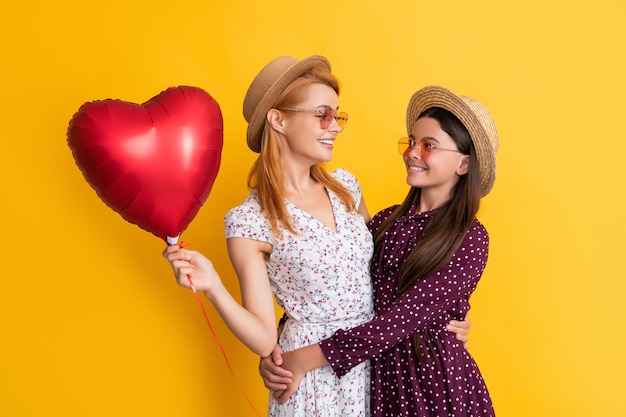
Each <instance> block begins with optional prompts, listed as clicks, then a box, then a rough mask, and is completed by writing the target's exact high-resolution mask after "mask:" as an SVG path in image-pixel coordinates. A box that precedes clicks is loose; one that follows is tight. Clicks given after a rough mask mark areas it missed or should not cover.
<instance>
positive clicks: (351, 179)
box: [330, 168, 359, 186]
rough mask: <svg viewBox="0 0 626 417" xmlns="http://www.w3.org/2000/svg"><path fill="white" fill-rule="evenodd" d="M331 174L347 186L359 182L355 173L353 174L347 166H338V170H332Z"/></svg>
mask: <svg viewBox="0 0 626 417" xmlns="http://www.w3.org/2000/svg"><path fill="white" fill-rule="evenodd" d="M330 175H331V176H332V177H333V178H334V179H336V180H337V181H339V182H341V183H342V184H344V185H346V186H349V185H351V184H358V183H359V181H358V180H357V179H356V177H355V176H354V174H352V173H351V172H349V171H348V170H347V169H345V168H337V169H336V170H334V171H332V172H331V173H330Z"/></svg>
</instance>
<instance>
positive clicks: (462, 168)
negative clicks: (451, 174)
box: [456, 155, 470, 176]
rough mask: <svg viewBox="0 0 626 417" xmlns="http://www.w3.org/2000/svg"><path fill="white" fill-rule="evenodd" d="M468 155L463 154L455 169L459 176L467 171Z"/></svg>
mask: <svg viewBox="0 0 626 417" xmlns="http://www.w3.org/2000/svg"><path fill="white" fill-rule="evenodd" d="M469 163H470V162H469V155H463V159H461V164H460V165H459V167H458V168H457V169H456V175H458V176H461V175H465V174H467V173H468V172H469Z"/></svg>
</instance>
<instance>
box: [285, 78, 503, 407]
mask: <svg viewBox="0 0 626 417" xmlns="http://www.w3.org/2000/svg"><path fill="white" fill-rule="evenodd" d="M407 131H408V133H409V137H408V138H403V139H401V140H400V142H399V143H398V146H399V150H400V153H401V154H402V156H403V160H404V163H405V166H406V170H407V179H406V181H407V183H408V184H409V185H410V186H411V189H410V191H409V193H408V195H407V197H406V198H405V200H404V202H403V203H402V204H401V205H396V206H392V207H389V208H387V209H385V210H382V211H381V212H380V213H378V214H377V215H376V216H375V217H374V219H373V220H372V221H371V223H370V224H369V227H370V229H371V230H372V232H373V234H374V242H375V253H374V257H373V260H372V269H371V271H372V279H373V282H374V290H375V306H376V308H375V309H376V318H375V319H373V320H372V321H370V322H368V323H364V324H362V325H359V326H357V327H354V328H351V329H348V330H343V329H342V330H338V331H337V332H336V333H335V334H334V335H333V336H332V337H330V338H328V339H326V340H323V341H321V342H320V343H318V344H313V345H310V346H308V347H305V348H302V349H299V350H296V351H292V352H287V353H285V354H284V356H283V366H284V367H285V368H286V369H289V370H291V371H292V372H293V383H292V384H290V385H289V386H288V388H287V389H286V390H285V391H283V392H280V393H278V394H279V397H278V400H279V402H280V401H284V400H285V399H286V398H288V397H289V395H290V393H291V392H293V390H294V389H295V388H296V387H297V385H298V381H299V380H300V378H301V377H302V375H303V374H304V373H305V372H307V371H309V370H310V369H315V368H316V367H317V366H329V365H330V366H332V368H333V369H334V371H335V372H336V374H337V375H338V376H339V377H342V376H343V375H344V374H345V372H347V371H349V370H350V369H352V367H353V366H355V365H358V364H360V363H362V362H363V361H367V360H370V359H371V361H372V415H373V416H446V417H447V416H452V415H454V416H493V415H494V410H493V405H492V402H491V399H490V397H489V393H488V391H487V388H486V386H485V383H484V381H483V378H482V376H481V374H480V371H479V370H478V367H477V365H476V363H475V362H474V360H473V359H472V357H471V356H470V355H469V353H468V352H467V350H466V349H464V347H463V346H462V345H461V344H460V343H459V342H458V341H457V340H455V339H454V338H453V337H452V335H451V334H450V333H448V332H445V331H443V329H442V328H443V324H444V323H447V322H448V321H449V320H450V319H454V318H456V319H459V318H461V317H464V316H465V314H466V313H467V311H468V310H469V297H470V295H471V294H472V292H473V291H474V290H475V288H476V285H477V284H478V281H479V279H480V277H481V275H482V272H483V270H484V268H485V265H486V262H487V253H488V245H489V237H488V234H487V231H486V230H485V228H484V226H483V225H482V224H481V223H480V222H479V221H478V220H477V219H476V217H475V216H476V214H477V212H478V207H479V202H480V199H481V197H484V196H485V195H487V193H489V191H490V190H491V188H492V186H493V184H494V181H495V153H496V150H497V148H498V134H497V131H496V127H495V123H494V122H493V119H492V118H491V116H490V115H489V112H488V111H487V110H486V109H485V108H484V106H482V104H481V103H479V102H478V101H476V100H474V99H472V98H470V97H462V96H458V95H456V94H454V93H453V92H451V91H449V90H447V89H445V88H441V87H426V88H423V89H421V90H419V91H418V92H416V93H415V94H414V95H413V97H412V98H411V101H410V102H409V106H408V110H407Z"/></svg>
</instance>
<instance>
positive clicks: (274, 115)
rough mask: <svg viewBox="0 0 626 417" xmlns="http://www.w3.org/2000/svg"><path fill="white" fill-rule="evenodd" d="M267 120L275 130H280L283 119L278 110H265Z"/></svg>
mask: <svg viewBox="0 0 626 417" xmlns="http://www.w3.org/2000/svg"><path fill="white" fill-rule="evenodd" d="M267 121H268V122H269V124H270V126H272V128H273V129H274V130H275V131H277V132H282V130H283V122H284V119H283V116H282V114H281V113H280V112H279V111H278V110H276V109H270V111H268V112H267Z"/></svg>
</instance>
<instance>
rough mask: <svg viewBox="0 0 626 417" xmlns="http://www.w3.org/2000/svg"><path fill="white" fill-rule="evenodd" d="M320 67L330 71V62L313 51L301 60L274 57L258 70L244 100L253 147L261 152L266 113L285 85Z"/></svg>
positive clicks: (251, 146)
mask: <svg viewBox="0 0 626 417" xmlns="http://www.w3.org/2000/svg"><path fill="white" fill-rule="evenodd" d="M316 67H321V68H323V69H324V70H327V71H330V62H328V60H327V59H326V58H324V57H323V56H320V55H312V56H309V57H306V58H303V59H301V60H300V61H298V60H297V59H296V58H293V57H290V56H281V57H278V58H276V59H274V60H272V61H271V62H270V63H269V64H267V65H266V66H265V67H264V68H263V69H262V70H261V71H260V72H259V73H258V74H257V76H256V77H255V78H254V80H253V81H252V83H251V84H250V87H249V88H248V92H247V93H246V98H245V99H244V100H243V117H244V118H245V119H246V122H248V132H247V135H246V138H247V141H248V147H249V148H250V149H252V150H253V151H254V152H257V153H258V152H261V136H262V134H263V126H264V124H265V117H266V116H267V112H268V111H270V109H272V108H273V107H274V105H275V104H276V101H277V100H278V98H279V97H280V95H281V94H282V93H283V91H285V88H287V87H288V86H289V84H291V83H292V82H293V81H295V80H296V79H297V78H298V77H300V76H301V75H304V74H305V73H306V72H307V71H309V70H311V69H313V68H316Z"/></svg>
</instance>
